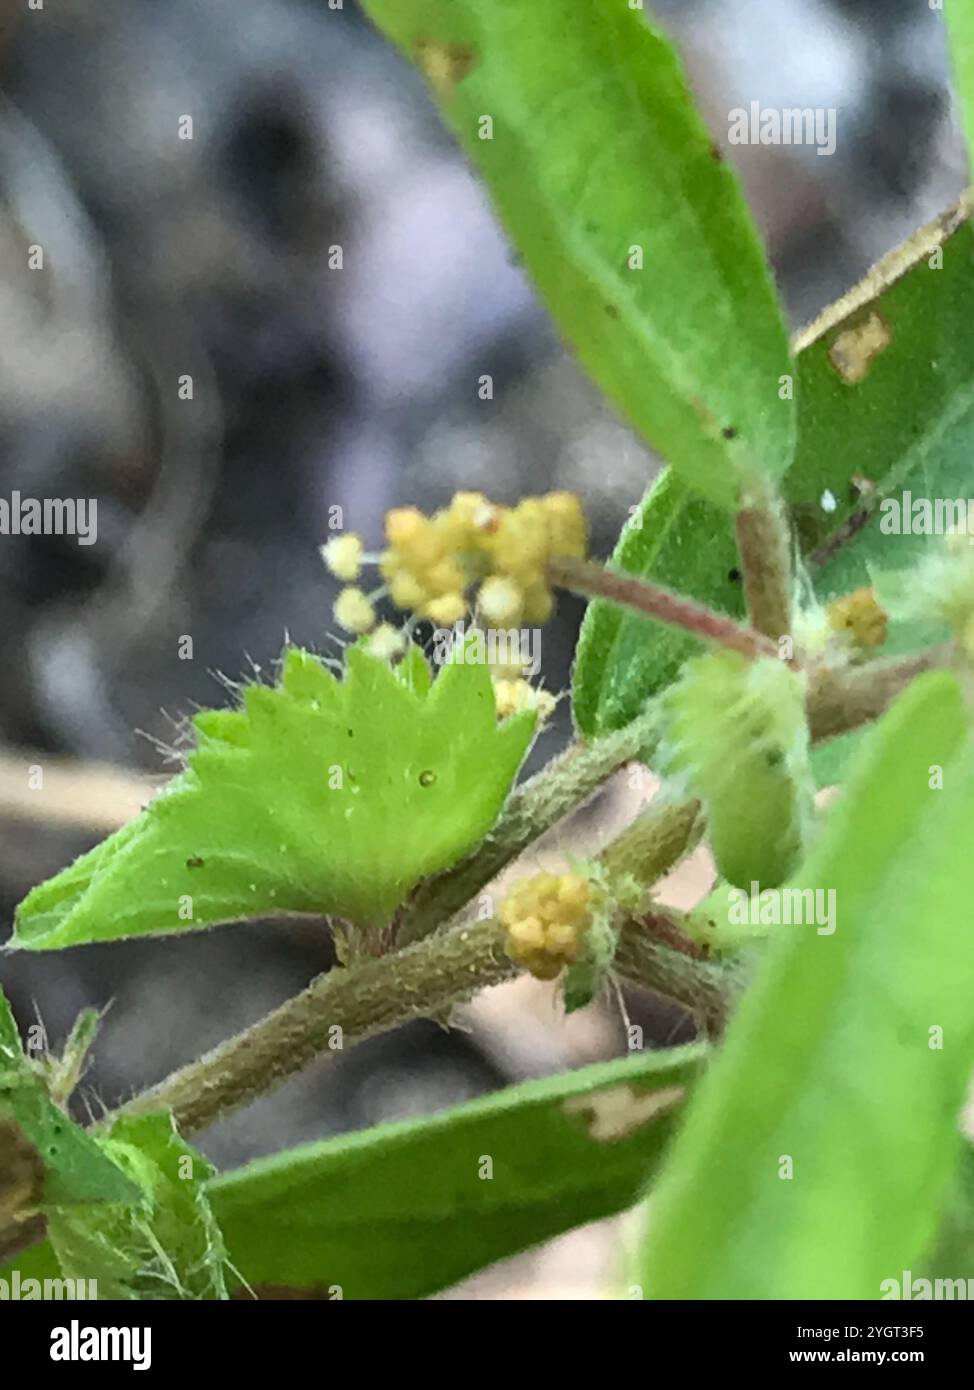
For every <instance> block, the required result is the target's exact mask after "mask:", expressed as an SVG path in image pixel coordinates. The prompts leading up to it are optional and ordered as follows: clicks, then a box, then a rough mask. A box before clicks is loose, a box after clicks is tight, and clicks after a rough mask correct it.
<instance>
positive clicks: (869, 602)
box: [826, 586, 889, 648]
mask: <svg viewBox="0 0 974 1390" xmlns="http://www.w3.org/2000/svg"><path fill="white" fill-rule="evenodd" d="M826 612H827V614H828V621H829V627H830V628H831V629H832V631H833V632H839V633H844V634H845V635H846V636H847V637H848V639H849V640H850V641H851V642H852V643H853V645H854V646H856V647H860V648H863V647H881V646H882V645H883V643H884V642H885V641H886V631H887V627H888V625H889V620H888V618H887V615H886V613H885V611H884V610H883V609H882V608H881V607H880V605H879V601H878V600H877V598H876V595H875V593H874V592H873V590H872V589H871V588H869V587H868V586H867V587H866V588H862V589H856V590H855V592H854V593H851V594H846V595H845V596H844V597H843V598H839V599H836V600H835V601H834V602H833V603H830V604H829V606H828V608H827V610H826Z"/></svg>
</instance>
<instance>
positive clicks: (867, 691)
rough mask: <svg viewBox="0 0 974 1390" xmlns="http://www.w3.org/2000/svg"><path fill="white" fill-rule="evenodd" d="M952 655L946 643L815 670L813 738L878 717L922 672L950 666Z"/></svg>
mask: <svg viewBox="0 0 974 1390" xmlns="http://www.w3.org/2000/svg"><path fill="white" fill-rule="evenodd" d="M953 657H954V648H953V646H951V645H950V644H949V643H947V644H944V645H943V646H941V647H927V648H925V649H924V650H923V651H920V652H914V653H912V654H911V655H910V656H901V657H890V658H888V659H887V660H885V661H872V662H870V663H869V664H868V665H867V666H854V667H851V668H849V669H847V670H845V671H829V670H819V671H817V672H814V673H813V676H812V679H811V681H810V684H809V691H808V722H809V727H810V728H811V733H812V739H813V740H814V742H816V743H820V742H823V741H824V740H826V739H830V738H836V737H837V736H838V735H839V734H846V733H850V732H851V731H852V730H853V729H858V728H859V727H861V725H863V724H869V723H871V722H872V721H873V720H874V719H878V718H879V716H880V715H881V714H882V713H883V711H884V710H885V709H886V708H887V706H888V705H890V704H892V702H893V700H894V699H895V698H896V696H897V695H898V694H899V693H900V691H901V690H904V689H905V688H906V686H908V685H909V684H910V682H911V681H912V680H914V679H915V678H916V677H917V676H919V675H922V673H923V672H924V671H933V670H936V669H937V668H938V667H941V666H949V665H950V663H951V661H952V660H953Z"/></svg>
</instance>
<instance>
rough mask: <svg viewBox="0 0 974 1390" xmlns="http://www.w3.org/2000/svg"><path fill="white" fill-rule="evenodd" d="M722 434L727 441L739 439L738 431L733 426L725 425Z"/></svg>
mask: <svg viewBox="0 0 974 1390" xmlns="http://www.w3.org/2000/svg"><path fill="white" fill-rule="evenodd" d="M721 434H722V435H723V436H724V438H725V439H736V438H737V430H736V429H735V428H734V426H733V425H725V426H724V428H723V429H722V430H721Z"/></svg>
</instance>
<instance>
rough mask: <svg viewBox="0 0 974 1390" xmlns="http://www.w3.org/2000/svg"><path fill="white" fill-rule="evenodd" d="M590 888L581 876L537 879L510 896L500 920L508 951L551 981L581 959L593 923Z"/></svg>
mask: <svg viewBox="0 0 974 1390" xmlns="http://www.w3.org/2000/svg"><path fill="white" fill-rule="evenodd" d="M591 905H592V904H591V888H590V886H589V882H588V880H587V879H586V878H584V877H583V876H582V875H581V874H536V875H535V876H534V877H533V878H528V879H525V880H524V882H523V883H519V884H518V885H517V887H516V888H515V889H514V890H513V892H512V893H510V894H509V895H508V896H507V898H506V899H505V901H504V905H503V907H502V908H501V913H500V919H501V923H502V924H503V926H504V928H505V931H506V934H507V940H506V942H505V949H506V950H507V954H508V955H509V956H510V958H511V960H512V961H514V962H515V964H516V965H523V966H524V968H525V969H526V970H529V971H530V972H531V974H532V975H534V976H536V977H537V979H539V980H553V979H554V978H555V977H556V976H557V975H559V974H560V973H561V971H562V970H563V969H564V967H565V966H566V965H570V964H571V962H572V961H573V960H575V959H576V957H577V956H578V953H579V951H580V950H581V947H582V944H583V942H584V940H585V934H586V932H587V931H588V929H589V927H590V926H591V924H592V914H591Z"/></svg>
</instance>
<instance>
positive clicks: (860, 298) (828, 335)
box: [573, 204, 974, 784]
mask: <svg viewBox="0 0 974 1390" xmlns="http://www.w3.org/2000/svg"><path fill="white" fill-rule="evenodd" d="M967 213H968V208H967V205H966V204H962V205H960V206H958V207H957V208H954V209H951V210H950V211H949V212H947V213H944V214H943V216H942V217H940V218H938V219H937V220H936V221H935V222H933V223H931V224H930V226H929V227H927V228H924V229H923V230H922V231H921V232H918V233H917V235H916V236H915V237H914V238H912V239H911V241H909V242H907V243H906V245H905V246H903V247H900V248H899V249H898V250H897V251H895V252H893V253H892V254H891V255H890V256H889V257H888V258H886V260H885V261H883V262H880V264H879V265H878V266H876V267H875V269H874V270H873V271H872V272H871V273H870V275H869V276H867V277H866V279H865V280H864V281H863V282H862V283H861V284H860V285H858V286H857V287H856V288H855V289H854V290H852V291H851V292H850V293H849V294H848V295H846V296H845V297H844V298H843V299H842V300H840V301H839V302H838V303H837V304H835V305H833V306H832V307H831V308H830V309H828V310H826V312H825V313H824V314H823V315H822V316H821V317H820V318H819V319H818V320H817V321H816V322H815V323H814V324H812V325H811V326H810V327H809V328H808V329H807V330H805V331H804V332H803V333H801V334H799V335H798V336H797V338H796V339H795V343H794V347H795V349H796V350H797V353H798V357H797V386H796V395H797V398H798V447H797V452H796V455H795V462H794V464H793V466H792V467H791V468H790V469H789V471H788V474H787V476H786V477H785V480H784V483H783V492H784V496H785V499H786V501H787V503H788V505H789V509H790V514H791V519H792V523H793V525H794V529H795V534H796V537H797V540H798V543H799V548H800V550H801V552H802V554H803V555H804V556H805V558H806V560H809V561H813V562H814V563H813V571H812V572H813V577H814V581H815V588H816V591H817V593H818V595H819V597H820V598H821V599H822V601H828V600H830V599H832V598H834V597H835V596H836V595H838V594H841V593H845V592H848V591H849V590H851V589H855V588H857V587H859V586H860V585H863V584H868V583H870V566H871V565H872V566H879V567H881V568H884V569H885V568H902V567H905V566H907V565H909V564H912V563H913V562H914V560H915V559H916V558H918V556H919V554H920V553H922V551H923V549H924V548H925V547H926V546H927V545H928V544H929V543H930V538H917V537H912V538H911V537H909V536H905V535H902V536H888V535H883V534H882V533H881V531H880V521H881V516H880V511H879V508H880V506H881V504H882V502H883V500H884V499H886V498H891V497H895V496H898V495H899V494H900V493H901V492H902V491H903V490H904V489H907V490H909V489H911V488H912V490H913V491H914V492H915V493H916V495H917V496H924V497H930V498H936V497H940V498H966V497H968V496H969V495H971V494H972V493H974V486H972V484H974V351H972V342H971V338H972V328H971V325H972V323H974V231H972V229H971V226H970V224H969V222H968V221H967V220H966V217H967ZM874 317H875V320H876V322H877V323H878V324H880V325H881V327H882V332H881V333H880V334H879V335H878V336H874V337H870V336H869V332H868V325H870V324H871V323H872V322H873V319H874ZM864 327H865V329H866V332H865V334H863V332H862V330H863V329H864ZM857 335H858V336H857ZM857 342H860V347H859V350H858V351H859V355H858V356H857V355H856V349H855V344H856V343H857ZM880 344H883V345H882V346H880ZM856 480H858V481H856ZM864 484H865V487H864V486H863V485H864ZM861 489H862V490H861ZM833 505H834V510H827V507H832V506H833ZM816 557H817V558H816ZM612 563H613V564H614V565H617V566H618V567H619V568H621V569H623V570H625V571H627V572H629V573H634V574H640V575H642V576H644V577H645V578H649V579H654V580H656V581H657V582H659V583H662V584H667V585H669V586H670V587H673V588H677V589H679V590H680V591H681V592H684V593H688V594H690V595H692V596H693V597H695V598H697V599H700V600H701V601H702V602H704V603H708V604H710V605H711V606H712V607H715V608H717V609H719V610H720V611H722V612H727V613H729V614H731V615H732V616H734V617H740V616H741V615H742V613H743V600H742V596H741V586H740V583H739V582H735V581H733V580H731V579H730V578H729V575H730V573H731V571H732V570H733V569H735V568H736V566H737V565H738V563H739V562H738V559H737V550H736V542H735V540H734V534H733V525H732V522H731V521H730V519H729V518H728V517H726V516H725V515H724V514H723V513H722V512H721V511H720V510H719V509H718V508H715V507H713V506H710V505H709V504H708V503H706V502H705V501H703V500H702V499H698V498H694V497H692V495H691V494H690V493H689V491H688V490H687V489H685V488H682V487H681V485H680V484H679V482H678V481H677V480H676V479H675V477H674V476H673V475H672V474H669V473H667V474H664V475H662V477H661V478H660V479H659V480H658V482H657V483H656V484H655V486H654V487H653V488H652V489H651V490H650V492H649V493H648V494H647V496H646V497H645V498H644V500H643V503H642V505H641V506H640V508H639V509H638V511H637V513H636V514H635V515H634V517H633V520H632V521H631V522H630V523H629V524H628V525H627V527H626V528H625V529H624V530H623V533H622V535H621V537H620V540H619V543H618V545H617V547H616V550H615V552H614V554H613V557H612ZM936 636H937V634H935V633H934V634H931V633H929V632H923V631H920V630H918V629H916V628H913V629H908V628H906V627H904V626H902V625H899V624H893V625H891V630H890V637H889V641H888V643H887V645H886V647H885V648H884V649H883V654H887V653H888V654H890V655H895V654H896V653H897V652H904V651H910V650H915V649H916V648H917V647H919V646H921V645H923V644H924V642H926V641H928V640H936ZM696 645H697V644H695V643H694V641H693V639H688V640H685V639H683V638H682V637H681V636H680V635H679V634H676V635H675V636H674V635H673V634H672V633H671V632H669V631H668V630H667V629H664V628H663V627H661V626H660V625H659V624H657V623H653V622H651V621H649V620H647V619H643V618H640V617H638V616H635V615H632V614H629V613H622V612H620V610H619V609H617V608H616V607H614V606H613V605H611V604H607V603H604V602H596V603H592V604H590V605H589V608H588V611H587V613H586V615H585V621H584V623H583V625H582V633H581V637H580V641H579V647H578V658H577V660H576V663H575V671H574V676H573V707H574V713H575V720H576V723H577V725H578V727H579V729H580V731H581V732H582V733H583V734H586V735H589V736H591V735H597V734H602V733H607V732H609V731H610V730H612V729H616V728H621V727H622V726H623V725H625V724H626V723H628V722H629V721H630V720H631V719H633V718H635V716H636V715H637V714H638V713H639V712H640V711H641V709H642V708H643V705H644V703H645V701H646V700H647V699H648V698H649V697H650V696H651V695H653V694H655V693H656V692H657V691H659V690H661V689H663V688H664V687H665V686H667V685H668V684H669V683H670V682H671V681H672V680H673V679H674V678H675V676H676V674H677V671H678V670H679V667H680V664H681V662H682V661H683V660H685V658H686V656H687V655H688V654H689V652H690V651H691V650H692V649H693V648H694V647H695V646H696ZM856 746H857V744H856V739H855V737H853V738H850V739H849V740H847V741H844V742H843V746H842V747H840V748H834V749H829V750H828V751H827V752H826V750H824V749H823V750H820V751H819V752H818V753H816V764H817V770H818V769H819V768H820V769H821V771H820V772H819V780H820V782H822V783H823V784H824V783H827V782H828V781H834V780H836V778H837V777H838V776H839V775H840V773H841V772H842V770H843V768H844V766H845V764H846V762H847V757H848V754H849V753H850V752H851V751H852V750H853V749H854V748H855V747H856Z"/></svg>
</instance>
